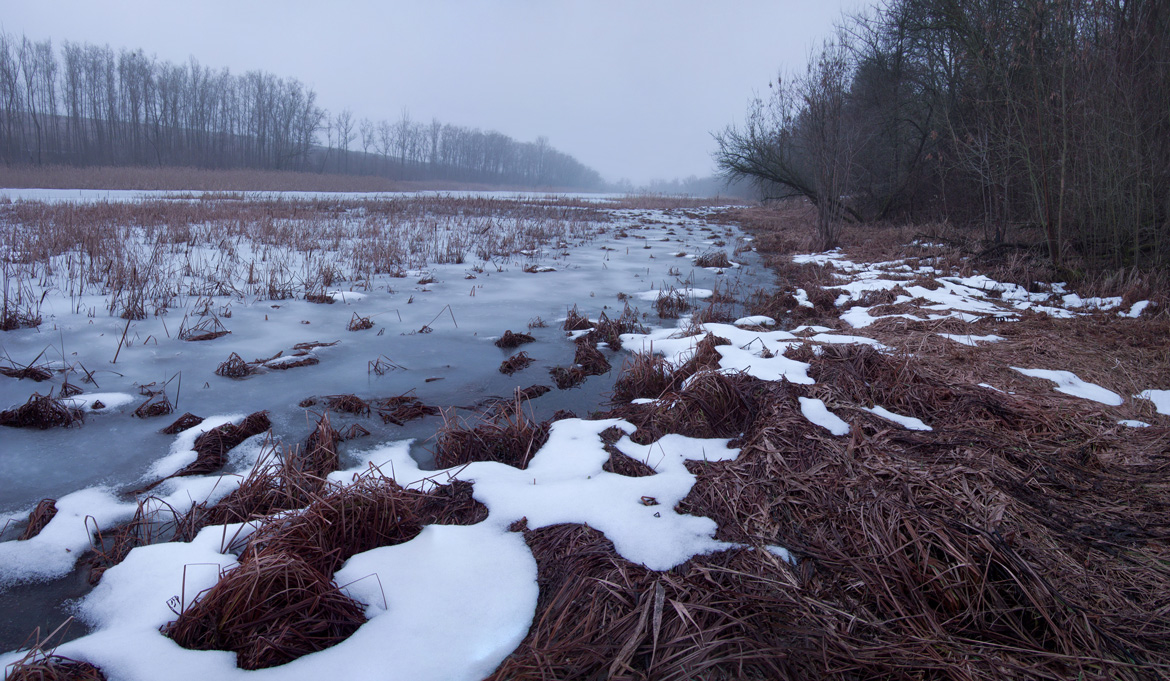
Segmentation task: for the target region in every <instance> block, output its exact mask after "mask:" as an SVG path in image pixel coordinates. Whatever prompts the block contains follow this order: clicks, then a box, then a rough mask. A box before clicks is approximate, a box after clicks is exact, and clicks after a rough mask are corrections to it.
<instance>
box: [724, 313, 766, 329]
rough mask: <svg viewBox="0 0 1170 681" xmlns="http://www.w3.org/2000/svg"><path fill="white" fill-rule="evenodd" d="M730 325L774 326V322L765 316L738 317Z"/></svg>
mask: <svg viewBox="0 0 1170 681" xmlns="http://www.w3.org/2000/svg"><path fill="white" fill-rule="evenodd" d="M732 324H734V325H735V326H775V325H776V320H775V319H772V318H771V317H769V316H767V315H762V314H756V315H751V316H750V317H740V318H739V319H737V320H735V321H734V322H732Z"/></svg>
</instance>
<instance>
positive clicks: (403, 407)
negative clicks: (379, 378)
mask: <svg viewBox="0 0 1170 681" xmlns="http://www.w3.org/2000/svg"><path fill="white" fill-rule="evenodd" d="M374 405H375V406H374V409H375V411H377V412H378V416H379V417H381V419H382V423H393V424H394V425H396V426H401V425H405V424H406V422H407V421H413V420H414V419H421V418H423V417H424V416H434V415H435V414H438V413H439V408H438V407H432V406H431V405H429V404H423V403H422V401H421V400H419V399H418V398H417V397H415V396H413V395H397V396H395V397H386V398H383V399H380V400H376V401H375V402H374Z"/></svg>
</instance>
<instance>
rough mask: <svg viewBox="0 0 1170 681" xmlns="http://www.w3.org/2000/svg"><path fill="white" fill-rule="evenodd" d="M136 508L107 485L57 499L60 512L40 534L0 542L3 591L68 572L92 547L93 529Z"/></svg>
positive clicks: (0, 587) (110, 523)
mask: <svg viewBox="0 0 1170 681" xmlns="http://www.w3.org/2000/svg"><path fill="white" fill-rule="evenodd" d="M136 508H137V504H135V503H131V502H124V501H119V500H118V498H117V497H116V496H115V495H114V493H113V491H112V490H109V489H107V488H104V487H91V488H88V489H83V490H79V491H77V492H73V493H72V494H67V495H65V496H63V497H61V498H60V499H58V500H57V515H55V516H53V519H52V520H50V521H49V524H48V525H45V527H44V529H42V530H41V532H40V534H38V535H37V536H35V537H33V538H32V539H28V540H26V541H6V542H0V591H4V590H6V589H7V588H8V587H10V586H12V585H13V584H18V583H20V582H30V581H47V580H50V579H57V578H59V577H64V576H65V575H67V574H69V572H70V571H71V570H72V569H73V565H74V563H75V562H76V561H77V559H78V558H80V557H81V556H82V554H84V553H85V552H86V551H87V550H88V549H89V547H90V532H91V531H92V530H93V529H95V528H100V529H105V528H108V527H113V526H114V525H116V524H118V523H120V522H123V521H125V520H128V519H129V518H130V517H131V516H133V515H134V510H135V509H136ZM87 519H88V521H87ZM87 522H88V524H87Z"/></svg>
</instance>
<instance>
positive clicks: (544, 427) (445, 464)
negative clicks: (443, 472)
mask: <svg viewBox="0 0 1170 681" xmlns="http://www.w3.org/2000/svg"><path fill="white" fill-rule="evenodd" d="M517 406H519V405H517ZM549 425H550V424H549V422H548V421H543V422H537V421H536V420H534V419H533V418H531V417H529V416H527V415H525V413H524V411H523V410H522V409H519V408H517V409H514V410H510V411H508V412H506V413H501V414H498V415H497V416H495V417H494V418H491V419H488V420H485V421H483V422H481V423H478V424H476V425H474V426H472V425H469V424H467V423H461V422H456V421H455V419H454V417H449V418H448V419H447V421H446V423H444V424H443V427H442V428H440V429H439V432H438V433H437V434H436V436H435V449H434V454H435V465H437V466H438V467H439V468H454V467H455V466H462V465H464V464H467V463H471V462H473V461H496V462H499V463H504V464H507V465H509V466H515V467H516V468H527V467H528V462H529V461H531V460H532V457H533V456H534V455H535V454H536V452H537V450H539V449H540V448H541V447H543V446H544V443H545V442H547V441H548V432H549Z"/></svg>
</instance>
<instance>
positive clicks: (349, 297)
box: [325, 291, 366, 303]
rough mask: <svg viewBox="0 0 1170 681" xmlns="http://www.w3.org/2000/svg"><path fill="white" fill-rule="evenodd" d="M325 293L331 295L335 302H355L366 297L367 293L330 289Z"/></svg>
mask: <svg viewBox="0 0 1170 681" xmlns="http://www.w3.org/2000/svg"><path fill="white" fill-rule="evenodd" d="M325 295H327V296H329V297H330V298H331V299H332V300H333V302H335V303H355V302H357V301H359V300H362V299H363V298H365V297H366V294H365V293H359V292H357V291H330V292H328V293H326V294H325Z"/></svg>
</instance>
